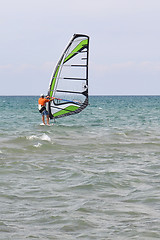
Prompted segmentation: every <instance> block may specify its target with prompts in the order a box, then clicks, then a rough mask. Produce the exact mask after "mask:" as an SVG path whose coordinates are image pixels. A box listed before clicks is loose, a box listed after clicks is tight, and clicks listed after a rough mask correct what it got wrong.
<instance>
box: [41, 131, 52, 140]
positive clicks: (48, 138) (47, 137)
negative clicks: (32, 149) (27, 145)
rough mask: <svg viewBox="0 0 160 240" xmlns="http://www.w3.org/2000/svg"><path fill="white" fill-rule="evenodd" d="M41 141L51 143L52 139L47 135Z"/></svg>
mask: <svg viewBox="0 0 160 240" xmlns="http://www.w3.org/2000/svg"><path fill="white" fill-rule="evenodd" d="M40 139H41V140H43V141H48V142H51V138H50V137H49V136H48V135H47V134H45V133H44V134H43V135H42V136H41V137H40Z"/></svg>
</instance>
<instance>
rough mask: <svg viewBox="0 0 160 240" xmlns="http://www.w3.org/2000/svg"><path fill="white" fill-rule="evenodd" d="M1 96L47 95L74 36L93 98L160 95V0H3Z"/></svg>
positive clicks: (0, 16)
mask: <svg viewBox="0 0 160 240" xmlns="http://www.w3.org/2000/svg"><path fill="white" fill-rule="evenodd" d="M0 6H1V7H0V84H1V86H0V95H40V94H41V93H44V94H45V93H47V91H48V86H49V82H50V77H51V75H52V72H53V70H54V68H55V66H56V63H57V61H58V60H59V58H60V56H61V54H62V52H63V50H64V49H65V47H66V45H67V44H68V42H69V40H70V39H71V37H72V35H73V34H74V33H82V34H87V35H89V36H90V54H89V94H90V95H160V14H159V13H160V0H80V1H78V0H59V1H57V0H14V1H13V0H0Z"/></svg>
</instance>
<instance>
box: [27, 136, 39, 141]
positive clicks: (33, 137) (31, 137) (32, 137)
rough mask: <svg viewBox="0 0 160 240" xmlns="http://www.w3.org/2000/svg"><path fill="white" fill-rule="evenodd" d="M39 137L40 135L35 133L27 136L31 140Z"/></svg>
mask: <svg viewBox="0 0 160 240" xmlns="http://www.w3.org/2000/svg"><path fill="white" fill-rule="evenodd" d="M37 138H38V137H37V136H35V135H31V136H29V137H27V139H29V140H33V139H37Z"/></svg>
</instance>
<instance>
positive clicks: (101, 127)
mask: <svg viewBox="0 0 160 240" xmlns="http://www.w3.org/2000/svg"><path fill="white" fill-rule="evenodd" d="M37 101H38V97H36V96H35V97H26V96H24V97H9V96H8V97H4V96H3V97H0V116H1V120H0V206H1V207H0V217H1V219H0V239H2V240H8V239H12V240H19V239H20V240H23V239H41V240H45V239H55V240H61V239H66V240H72V239H74V240H75V239H84V240H91V239H97V240H100V239H101V240H106V239H111V240H112V239H115V240H117V239H118V240H128V239H137V240H141V239H144V240H147V239H160V231H159V226H160V194H159V193H160V97H159V96H143V97H140V96H127V97H125V96H120V97H118V96H99V97H98V96H97V97H96V96H91V97H90V105H89V106H88V107H87V108H86V109H85V110H84V111H83V112H81V113H79V114H77V115H75V116H69V117H66V118H61V119H58V120H57V121H56V123H54V125H51V126H40V123H41V116H40V114H39V112H38V109H37Z"/></svg>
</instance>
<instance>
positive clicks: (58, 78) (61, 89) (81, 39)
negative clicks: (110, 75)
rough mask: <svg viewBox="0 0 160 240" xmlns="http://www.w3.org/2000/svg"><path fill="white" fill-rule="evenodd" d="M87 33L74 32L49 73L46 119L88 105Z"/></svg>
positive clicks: (69, 112)
mask: <svg viewBox="0 0 160 240" xmlns="http://www.w3.org/2000/svg"><path fill="white" fill-rule="evenodd" d="M88 57H89V36H87V35H84V34H74V35H73V37H72V39H71V41H70V42H69V44H68V45H67V47H66V49H65V51H64V52H63V54H62V56H61V58H60V60H59V61H58V63H57V66H56V68H55V70H54V72H53V74H52V77H51V81H50V85H49V91H48V95H49V96H50V97H55V99H54V100H53V101H51V102H50V103H49V104H48V111H49V115H50V118H60V117H64V116H68V115H72V114H76V113H79V112H81V111H82V110H83V109H84V108H86V107H87V105H88Z"/></svg>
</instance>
